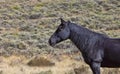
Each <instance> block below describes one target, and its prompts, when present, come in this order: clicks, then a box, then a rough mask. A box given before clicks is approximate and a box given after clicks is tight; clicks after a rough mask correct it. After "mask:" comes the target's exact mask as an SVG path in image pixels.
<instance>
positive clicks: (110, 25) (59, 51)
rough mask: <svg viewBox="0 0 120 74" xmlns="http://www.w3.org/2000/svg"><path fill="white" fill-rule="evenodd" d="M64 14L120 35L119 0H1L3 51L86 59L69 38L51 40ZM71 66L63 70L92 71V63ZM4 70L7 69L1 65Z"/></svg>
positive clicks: (113, 73) (112, 73)
mask: <svg viewBox="0 0 120 74" xmlns="http://www.w3.org/2000/svg"><path fill="white" fill-rule="evenodd" d="M60 17H62V18H64V19H65V20H71V21H72V22H75V23H77V24H80V25H82V26H84V27H86V28H89V29H91V30H94V31H97V32H100V33H104V34H107V35H108V36H110V37H115V38H118V37H120V21H119V20H120V1H119V0H1V1H0V55H1V56H4V57H10V56H12V55H16V56H19V55H23V56H25V57H27V59H31V57H33V56H36V55H41V54H44V55H45V56H46V55H49V54H51V55H52V56H53V57H52V58H54V60H57V61H59V62H60V61H63V60H64V58H61V56H62V55H63V54H65V55H68V56H69V57H71V59H72V60H73V59H74V60H75V61H77V62H80V63H81V62H82V61H83V59H82V56H81V54H80V53H79V54H77V55H76V52H77V53H78V50H77V48H75V46H74V45H73V44H72V43H71V42H70V41H69V40H67V41H65V42H62V43H60V44H59V45H56V47H55V48H52V47H50V46H49V44H48V39H49V37H50V35H51V34H52V33H53V32H54V31H55V29H56V27H57V26H58V25H59V23H60V21H59V18H60ZM78 56H79V57H78ZM49 57H50V56H49ZM71 59H69V61H71ZM51 60H53V59H51ZM37 61H38V60H37ZM0 62H1V59H0ZM18 62H19V61H18ZM18 62H17V63H18ZM38 62H39V61H38ZM12 64H13V63H12ZM71 64H72V63H71ZM76 65H77V66H78V65H79V64H78V63H77V64H76ZM76 65H75V66H76ZM55 66H56V62H55ZM70 67H71V69H70V70H66V71H64V72H62V73H61V74H64V73H65V74H75V72H74V70H75V71H76V72H79V71H80V72H81V73H83V74H87V72H88V71H86V70H87V69H88V67H87V66H86V65H85V66H84V64H83V65H82V66H81V65H79V66H78V67H77V68H76V67H74V66H70ZM14 68H15V67H14ZM27 68H28V67H27ZM67 68H68V67H67ZM73 68H75V69H73ZM11 70H12V68H11ZM20 70H22V71H23V72H22V71H20V74H52V73H53V74H56V73H54V70H50V69H49V70H46V71H47V72H46V71H39V72H38V71H36V73H34V72H31V73H30V72H25V71H27V70H23V69H20ZM55 70H56V69H55ZM77 70H79V71H77ZM16 71H17V70H16ZM68 71H69V72H68ZM119 71H120V70H119V69H105V70H103V74H104V72H105V74H119ZM88 73H89V72H88ZM0 74H7V73H6V72H5V71H4V70H1V68H0ZM9 74H10V73H9ZM11 74H15V73H14V72H12V73H11ZM76 74H77V73H76Z"/></svg>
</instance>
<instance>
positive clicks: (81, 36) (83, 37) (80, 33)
mask: <svg viewBox="0 0 120 74" xmlns="http://www.w3.org/2000/svg"><path fill="white" fill-rule="evenodd" d="M70 30H71V31H70V40H71V41H72V42H73V43H74V44H75V45H76V46H77V47H78V48H79V49H80V51H81V52H82V51H83V52H84V50H85V49H86V47H87V44H88V39H89V34H85V32H84V29H83V28H81V30H80V28H79V27H78V26H75V28H73V27H72V28H71V29H70Z"/></svg>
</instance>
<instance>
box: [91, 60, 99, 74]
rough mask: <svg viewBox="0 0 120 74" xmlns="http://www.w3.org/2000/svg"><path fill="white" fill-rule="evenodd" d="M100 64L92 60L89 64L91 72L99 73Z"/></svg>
mask: <svg viewBox="0 0 120 74" xmlns="http://www.w3.org/2000/svg"><path fill="white" fill-rule="evenodd" d="M100 65H101V63H99V62H92V63H91V64H90V67H91V69H92V72H93V74H100Z"/></svg>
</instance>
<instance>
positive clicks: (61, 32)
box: [49, 19, 120, 74]
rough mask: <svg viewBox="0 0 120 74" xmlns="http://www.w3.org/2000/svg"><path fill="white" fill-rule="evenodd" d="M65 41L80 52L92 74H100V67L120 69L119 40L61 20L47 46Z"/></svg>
mask: <svg viewBox="0 0 120 74" xmlns="http://www.w3.org/2000/svg"><path fill="white" fill-rule="evenodd" d="M66 39H70V40H71V41H72V42H73V43H74V44H75V45H76V46H77V48H78V49H79V50H80V51H81V52H82V56H83V58H84V61H85V62H86V63H87V64H88V65H89V66H90V68H91V69H92V71H93V74H100V67H108V68H117V67H120V39H113V38H109V37H108V36H107V35H104V34H100V33H96V32H93V31H91V30H89V29H87V28H84V27H82V26H78V25H77V24H75V23H71V22H70V21H64V20H63V19H61V24H60V25H59V26H58V28H57V30H56V31H55V33H54V34H53V35H52V36H51V38H50V39H49V44H50V45H51V46H54V45H55V44H57V43H59V42H61V41H64V40H66Z"/></svg>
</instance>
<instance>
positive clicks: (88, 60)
mask: <svg viewBox="0 0 120 74" xmlns="http://www.w3.org/2000/svg"><path fill="white" fill-rule="evenodd" d="M82 56H83V58H84V61H85V62H86V63H87V64H90V63H91V59H90V57H89V56H88V55H86V54H82Z"/></svg>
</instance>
